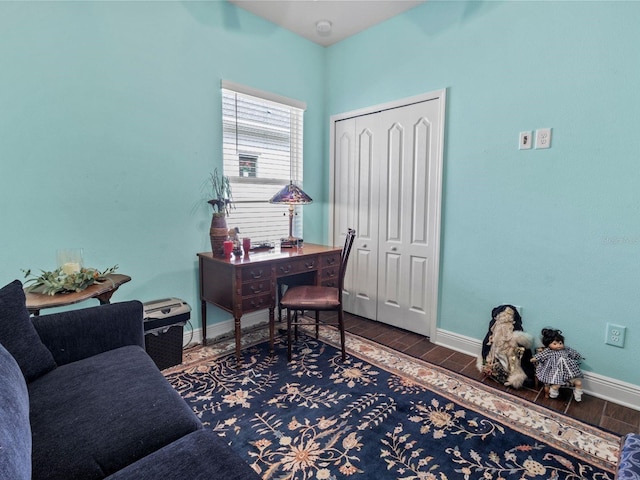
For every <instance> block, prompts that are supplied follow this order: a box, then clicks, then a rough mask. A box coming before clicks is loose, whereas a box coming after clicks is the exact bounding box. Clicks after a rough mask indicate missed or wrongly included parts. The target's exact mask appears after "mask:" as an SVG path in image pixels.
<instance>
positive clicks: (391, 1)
mask: <svg viewBox="0 0 640 480" xmlns="http://www.w3.org/2000/svg"><path fill="white" fill-rule="evenodd" d="M228 1H229V2H230V3H233V4H234V5H237V6H238V7H240V8H242V9H244V10H247V11H249V12H251V13H253V14H255V15H257V16H259V17H262V18H264V19H266V20H268V21H270V22H272V23H275V24H276V25H279V26H281V27H283V28H286V29H287V30H290V31H292V32H293V33H296V34H297V35H300V36H301V37H304V38H306V39H308V40H311V41H312V42H315V43H317V44H319V45H323V46H325V47H327V46H329V45H333V44H334V43H336V42H339V41H341V40H344V39H345V38H347V37H349V36H351V35H354V34H356V33H359V32H361V31H363V30H366V29H367V28H369V27H372V26H373V25H376V24H378V23H380V22H383V21H385V20H388V19H389V18H391V17H394V16H396V15H398V14H400V13H402V12H405V11H407V10H409V9H411V8H413V7H415V6H417V5H420V4H422V3H424V2H425V1H426V0H228ZM323 20H328V21H329V22H331V30H330V32H327V33H318V32H317V31H316V23H317V22H318V21H323Z"/></svg>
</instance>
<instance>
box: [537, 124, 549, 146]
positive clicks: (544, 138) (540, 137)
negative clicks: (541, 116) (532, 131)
mask: <svg viewBox="0 0 640 480" xmlns="http://www.w3.org/2000/svg"><path fill="white" fill-rule="evenodd" d="M536 148H537V149H540V148H551V129H550V128H539V129H538V130H536Z"/></svg>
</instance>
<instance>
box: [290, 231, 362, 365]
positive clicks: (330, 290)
mask: <svg viewBox="0 0 640 480" xmlns="http://www.w3.org/2000/svg"><path fill="white" fill-rule="evenodd" d="M355 236H356V231H355V230H353V229H352V228H350V229H349V231H348V233H347V236H346V238H345V241H344V247H343V248H342V253H341V255H340V274H339V275H338V287H324V286H319V285H300V286H294V287H291V288H289V289H287V291H286V292H285V293H284V295H283V296H282V299H281V300H280V303H282V306H283V308H286V309H287V358H288V359H289V361H291V340H292V339H291V327H292V326H293V327H294V328H295V333H296V339H297V337H298V325H315V326H316V338H318V326H319V324H320V312H321V311H337V312H338V329H339V330H340V344H341V348H342V360H343V361H344V360H345V349H344V315H343V311H342V288H343V286H344V275H345V272H346V270H347V261H348V260H349V254H350V253H351V247H352V245H353V240H354V239H355ZM305 310H311V311H315V313H316V315H315V322H314V323H310V322H308V321H307V322H305V321H303V320H300V319H299V318H298V312H304V311H305ZM292 311H293V313H294V316H293V320H292V318H291V313H292ZM301 318H302V317H301Z"/></svg>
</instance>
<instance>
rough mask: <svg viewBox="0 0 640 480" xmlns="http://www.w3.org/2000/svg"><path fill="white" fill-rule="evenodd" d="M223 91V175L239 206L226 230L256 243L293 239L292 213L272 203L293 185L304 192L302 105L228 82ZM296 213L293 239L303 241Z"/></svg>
mask: <svg viewBox="0 0 640 480" xmlns="http://www.w3.org/2000/svg"><path fill="white" fill-rule="evenodd" d="M222 87H223V88H222V130H223V155H224V174H225V175H226V176H228V177H229V180H230V183H231V190H232V194H233V201H234V205H235V209H233V210H231V212H230V215H229V217H227V225H228V226H229V228H233V227H238V229H239V231H240V235H239V236H240V237H241V238H242V237H249V238H251V240H252V243H256V242H259V241H263V240H264V241H269V242H275V243H277V242H278V241H279V240H280V238H282V237H287V236H288V235H289V217H288V207H287V206H286V205H276V204H270V203H269V199H270V198H271V197H272V196H273V195H274V194H275V193H276V192H278V191H279V190H280V189H281V188H282V187H284V186H285V185H286V184H288V183H289V180H290V179H291V180H293V182H294V183H295V184H296V185H298V186H300V187H301V188H302V131H303V115H304V104H302V103H300V102H297V101H295V100H289V99H282V98H280V97H276V96H275V95H272V94H268V93H265V92H257V91H255V90H250V89H248V88H246V87H242V86H237V85H234V84H229V83H228V82H227V83H225V82H223V84H222ZM247 91H250V92H251V93H254V95H250V94H248V93H247ZM273 98H277V99H278V100H284V102H285V103H282V102H281V101H275V100H273ZM298 106H301V107H303V108H298ZM296 210H297V212H296V213H297V215H296V216H295V217H294V224H293V234H294V235H296V236H299V237H302V209H301V208H299V207H298V208H297V209H296Z"/></svg>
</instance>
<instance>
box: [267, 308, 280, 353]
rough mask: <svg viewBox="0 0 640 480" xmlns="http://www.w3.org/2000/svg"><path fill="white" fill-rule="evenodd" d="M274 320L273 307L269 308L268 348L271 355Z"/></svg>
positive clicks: (274, 327)
mask: <svg viewBox="0 0 640 480" xmlns="http://www.w3.org/2000/svg"><path fill="white" fill-rule="evenodd" d="M278 315H279V314H278ZM275 323H276V319H275V307H271V308H269V348H270V351H271V353H273V349H274V346H273V338H274V336H275V333H276V325H275Z"/></svg>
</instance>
